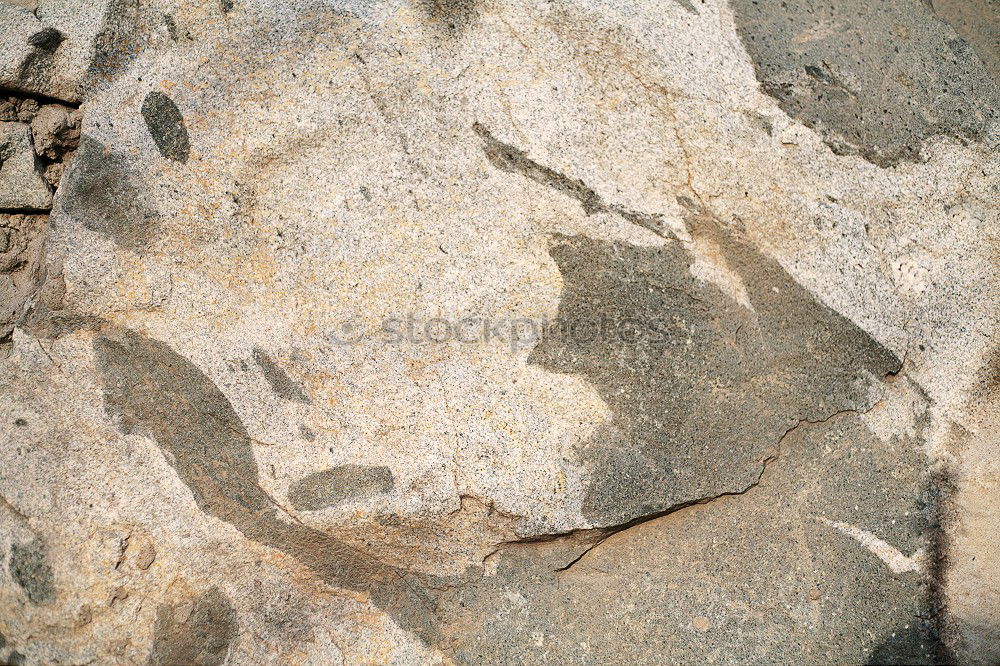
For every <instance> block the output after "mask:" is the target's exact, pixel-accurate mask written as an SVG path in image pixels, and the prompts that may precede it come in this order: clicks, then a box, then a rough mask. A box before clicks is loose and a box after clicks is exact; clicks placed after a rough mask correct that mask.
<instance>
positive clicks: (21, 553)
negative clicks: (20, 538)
mask: <svg viewBox="0 0 1000 666" xmlns="http://www.w3.org/2000/svg"><path fill="white" fill-rule="evenodd" d="M10 575H11V576H12V577H13V578H14V581H15V582H16V583H17V584H18V585H20V586H21V589H23V590H24V593H25V594H26V595H27V596H28V599H29V600H30V601H31V603H33V604H44V603H47V602H49V601H52V600H53V599H55V598H56V593H55V588H54V587H53V576H52V567H50V566H49V563H48V549H47V548H46V547H45V542H44V541H42V540H41V539H37V540H35V541H32V542H31V543H27V544H23V545H22V544H17V543H15V544H12V545H11V547H10Z"/></svg>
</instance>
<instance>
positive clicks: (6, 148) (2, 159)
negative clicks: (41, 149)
mask: <svg viewBox="0 0 1000 666" xmlns="http://www.w3.org/2000/svg"><path fill="white" fill-rule="evenodd" d="M43 174H44V171H43V169H42V167H41V164H40V163H39V161H38V158H37V157H36V156H35V153H34V151H33V149H32V146H31V128H30V127H29V126H28V125H25V124H23V123H0V210H3V209H16V210H24V209H34V210H47V209H48V208H50V207H51V206H52V190H50V189H49V185H48V183H47V182H46V181H45V176H44V175H43Z"/></svg>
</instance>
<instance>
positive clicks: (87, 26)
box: [0, 0, 121, 102]
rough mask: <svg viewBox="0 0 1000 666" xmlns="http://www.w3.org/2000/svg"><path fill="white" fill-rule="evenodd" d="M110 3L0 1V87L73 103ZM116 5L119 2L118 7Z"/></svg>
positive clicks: (97, 0)
mask: <svg viewBox="0 0 1000 666" xmlns="http://www.w3.org/2000/svg"><path fill="white" fill-rule="evenodd" d="M112 4H113V3H112V0H88V2H84V3H80V2H72V1H70V0H42V1H41V2H39V3H38V4H37V6H36V7H29V6H23V5H22V6H17V5H16V4H15V3H6V2H5V3H0V26H3V30H4V39H3V41H2V42H0V88H2V89H7V90H16V91H20V92H23V93H28V94H33V95H45V96H47V97H53V98H56V99H60V100H65V101H68V102H78V101H80V100H81V98H82V94H83V91H84V88H85V87H86V84H87V83H88V81H87V77H88V70H89V69H90V68H91V66H92V63H93V60H94V58H95V37H96V36H97V35H98V34H99V33H100V32H101V30H102V29H103V27H104V24H105V17H106V14H107V11H108V9H109V7H111V6H112ZM118 4H121V3H118Z"/></svg>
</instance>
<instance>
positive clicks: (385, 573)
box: [94, 329, 436, 642]
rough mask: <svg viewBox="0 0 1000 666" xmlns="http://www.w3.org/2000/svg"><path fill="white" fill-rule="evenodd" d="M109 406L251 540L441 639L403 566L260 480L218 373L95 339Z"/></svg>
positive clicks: (142, 341)
mask: <svg viewBox="0 0 1000 666" xmlns="http://www.w3.org/2000/svg"><path fill="white" fill-rule="evenodd" d="M94 351H95V354H96V360H97V367H98V370H99V372H100V377H101V382H102V386H103V394H104V407H105V410H106V411H107V412H108V414H110V415H111V416H112V417H113V418H115V419H116V420H117V423H118V427H119V429H120V430H121V431H122V432H123V433H125V434H129V433H132V432H138V433H142V434H144V435H146V436H148V437H151V438H152V439H153V440H155V441H156V443H157V444H158V445H159V446H160V447H161V448H162V449H163V450H164V452H166V453H167V454H169V455H167V456H166V458H167V460H168V462H169V463H170V465H171V466H172V467H173V468H174V469H175V470H176V471H177V475H178V477H179V478H180V479H181V481H183V482H184V484H185V485H187V487H188V488H189V489H190V490H191V493H192V494H193V495H194V500H195V502H196V503H197V504H198V507H199V508H200V509H201V510H202V511H204V512H205V513H206V514H208V515H210V516H214V517H216V518H218V519H220V520H223V521H225V522H227V523H229V524H231V525H232V526H233V527H235V528H236V529H238V530H239V531H240V532H242V533H243V535H244V536H246V537H247V538H248V539H250V540H252V541H256V542H258V543H261V544H264V545H266V546H269V547H271V548H275V549H277V550H280V551H282V552H284V553H286V554H288V555H290V556H291V557H294V558H295V559H297V560H298V561H299V562H301V563H302V564H303V565H305V566H307V567H309V568H310V569H312V570H313V572H314V573H315V574H316V575H317V576H319V577H320V578H322V579H323V580H324V581H325V582H326V583H328V584H330V585H334V586H337V587H344V588H348V589H352V590H363V591H367V592H369V593H370V594H371V595H372V598H373V600H375V601H376V603H377V604H379V605H380V607H381V608H382V609H383V610H385V611H386V612H387V613H389V614H391V615H392V616H393V618H394V619H395V620H396V621H397V623H399V624H400V626H402V627H404V628H405V629H409V630H410V631H413V632H414V633H415V634H417V635H418V636H420V637H421V638H422V639H423V640H425V641H427V642H432V641H433V640H435V636H436V627H435V623H434V616H433V610H432V605H431V604H430V603H429V602H428V600H427V597H426V593H425V592H424V591H423V590H422V588H421V586H420V585H419V584H418V582H417V581H416V580H415V579H414V578H413V577H412V576H408V575H407V574H405V573H404V572H401V571H399V570H397V569H395V568H393V567H390V566H388V565H386V564H383V563H382V562H380V561H379V560H377V559H375V558H373V557H371V556H370V555H368V554H366V553H363V552H361V551H359V550H356V549H354V548H353V547H351V546H349V545H347V544H344V543H342V542H341V541H338V540H337V539H334V538H333V537H331V536H330V535H328V534H325V533H323V532H320V531H318V530H315V529H312V528H310V527H307V526H305V525H303V524H301V523H299V522H297V521H295V520H294V518H293V519H292V521H293V522H287V521H286V520H284V519H282V518H280V517H279V513H280V512H281V511H280V509H279V507H278V506H277V505H276V504H275V502H274V500H273V499H272V498H271V497H270V496H269V495H268V494H267V492H265V491H264V489H263V488H262V487H261V485H260V477H259V473H258V469H257V462H256V460H255V458H254V454H253V447H252V443H251V440H250V436H249V435H248V434H247V431H246V428H245V427H244V425H243V422H242V421H241V420H240V418H239V416H238V415H237V414H236V411H235V410H234V409H233V406H232V404H230V402H229V400H228V399H227V398H226V397H225V395H223V393H222V391H220V390H219V388H218V387H217V386H216V385H215V384H214V383H213V382H212V380H211V379H209V378H208V377H206V376H205V374H204V373H203V372H202V371H201V370H199V369H198V368H197V366H195V365H194V364H192V363H191V362H190V361H188V360H187V359H186V358H184V357H183V356H181V355H180V354H178V353H177V352H175V351H173V350H172V349H171V348H170V347H169V346H167V345H166V344H164V343H162V342H160V341H158V340H153V339H151V338H147V337H145V336H143V335H140V334H139V333H136V332H135V331H131V330H128V329H121V330H115V331H111V330H107V329H105V330H104V331H102V332H101V334H100V335H98V336H97V337H96V338H95V339H94Z"/></svg>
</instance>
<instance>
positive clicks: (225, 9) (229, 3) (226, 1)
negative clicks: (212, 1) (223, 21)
mask: <svg viewBox="0 0 1000 666" xmlns="http://www.w3.org/2000/svg"><path fill="white" fill-rule="evenodd" d="M235 6H236V3H235V1H234V0H219V8H220V9H221V10H222V13H223V14H228V13H229V12H231V11H233V7H235Z"/></svg>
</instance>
